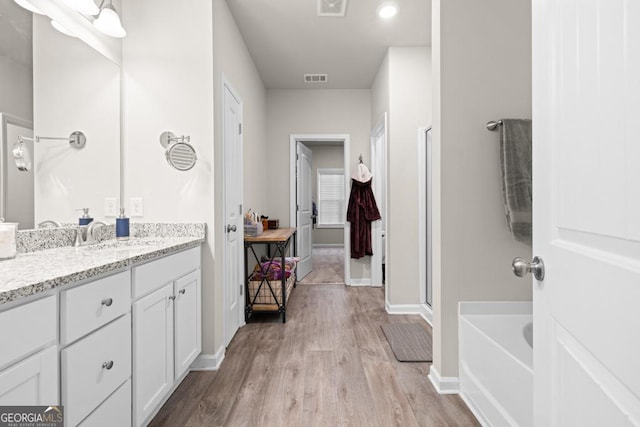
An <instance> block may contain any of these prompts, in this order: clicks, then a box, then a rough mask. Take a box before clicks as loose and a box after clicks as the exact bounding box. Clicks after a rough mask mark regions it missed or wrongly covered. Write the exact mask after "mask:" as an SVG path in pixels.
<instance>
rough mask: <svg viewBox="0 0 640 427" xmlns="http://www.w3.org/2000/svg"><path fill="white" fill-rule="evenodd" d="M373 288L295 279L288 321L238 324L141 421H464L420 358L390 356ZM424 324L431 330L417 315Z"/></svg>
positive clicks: (458, 403)
mask: <svg viewBox="0 0 640 427" xmlns="http://www.w3.org/2000/svg"><path fill="white" fill-rule="evenodd" d="M383 298H384V293H383V290H382V289H381V288H362V287H356V288H350V287H345V286H343V285H304V284H300V285H298V287H297V288H296V289H295V290H294V291H293V292H292V294H291V301H290V303H289V307H288V310H287V313H288V321H287V323H286V324H284V325H283V324H281V323H252V324H248V325H246V326H245V327H243V328H241V329H240V330H239V331H238V332H237V334H236V336H235V337H234V339H233V340H232V341H231V344H230V345H229V347H228V348H227V353H226V357H225V360H224V362H223V363H222V365H221V367H220V369H219V370H218V371H216V372H192V373H190V374H189V375H188V376H187V378H186V380H185V381H184V382H183V383H182V384H181V385H180V387H179V388H178V389H177V390H176V392H175V393H174V394H173V396H171V398H170V399H169V401H168V402H167V403H166V404H165V405H164V407H163V408H162V409H161V410H160V413H159V414H158V415H157V416H156V417H155V418H154V420H153V421H152V423H151V424H150V425H151V426H171V427H173V426H183V425H184V426H223V425H224V426H239V425H243V426H265V427H269V426H284V425H289V426H311V425H315V426H337V425H343V426H358V425H361V426H380V427H387V426H394V425H396V426H472V425H478V424H477V422H476V420H475V418H474V417H473V415H472V414H471V413H470V411H469V410H468V409H467V407H466V405H465V404H464V403H463V402H462V400H461V399H460V398H459V397H458V396H455V395H438V394H437V393H436V392H435V390H434V388H433V386H432V385H431V383H430V382H429V380H428V378H427V374H428V371H429V365H430V364H429V363H400V362H398V361H396V359H395V358H394V356H393V353H392V351H391V348H390V347H389V345H388V343H387V341H386V339H385V337H384V335H383V333H382V330H381V329H380V325H381V324H383V323H387V322H421V323H423V321H422V320H421V319H420V317H418V316H389V315H388V314H386V312H385V311H384V309H383V305H384V303H383ZM425 327H426V328H428V329H429V331H430V330H431V329H430V328H429V326H427V325H426V324H425Z"/></svg>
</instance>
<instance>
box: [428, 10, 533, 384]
mask: <svg viewBox="0 0 640 427" xmlns="http://www.w3.org/2000/svg"><path fill="white" fill-rule="evenodd" d="M433 5H434V11H433V29H434V32H433V46H434V95H435V96H434V109H435V114H434V123H433V137H434V140H433V141H434V159H435V161H436V162H437V161H438V160H439V167H440V171H439V172H440V173H439V177H437V178H439V180H440V186H439V187H437V186H436V189H435V190H436V193H437V194H434V200H433V202H434V209H435V210H436V212H434V229H437V230H439V232H440V235H436V240H437V241H436V242H434V270H433V274H434V276H433V278H434V367H435V368H436V369H437V370H438V371H439V373H440V375H442V376H445V377H455V376H457V372H458V325H457V307H458V302H459V301H474V300H502V301H504V300H530V299H531V289H530V286H531V281H530V280H519V279H517V278H515V277H514V276H513V274H512V273H511V260H512V259H513V258H514V257H516V256H522V257H524V258H525V259H526V258H530V257H531V248H529V247H528V246H526V245H524V244H522V243H518V242H515V241H514V240H513V239H512V238H511V236H510V234H509V232H508V229H507V226H506V222H505V218H504V208H503V202H502V193H501V183H500V168H499V151H498V133H496V132H489V131H487V129H486V127H485V124H486V122H487V121H489V120H497V119H500V118H528V117H531V2H530V0H520V1H512V0H488V1H484V2H477V1H474V0H456V1H450V0H446V1H444V0H434V2H433ZM434 181H435V179H434ZM434 184H436V182H434Z"/></svg>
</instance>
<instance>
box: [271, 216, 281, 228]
mask: <svg viewBox="0 0 640 427" xmlns="http://www.w3.org/2000/svg"><path fill="white" fill-rule="evenodd" d="M277 228H280V220H279V219H270V220H269V230H275V229H277Z"/></svg>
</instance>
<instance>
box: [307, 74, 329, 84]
mask: <svg viewBox="0 0 640 427" xmlns="http://www.w3.org/2000/svg"><path fill="white" fill-rule="evenodd" d="M328 80H329V75H328V74H305V75H304V82H305V83H326V82H327V81H328Z"/></svg>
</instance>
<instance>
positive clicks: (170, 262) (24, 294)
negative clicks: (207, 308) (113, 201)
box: [0, 229, 204, 426]
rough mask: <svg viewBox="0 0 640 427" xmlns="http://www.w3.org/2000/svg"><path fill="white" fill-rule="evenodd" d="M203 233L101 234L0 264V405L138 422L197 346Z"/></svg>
mask: <svg viewBox="0 0 640 427" xmlns="http://www.w3.org/2000/svg"><path fill="white" fill-rule="evenodd" d="M203 242H204V229H203V234H202V236H197V237H196V236H191V237H141V238H133V239H131V240H129V241H126V242H118V241H116V240H107V241H105V242H101V243H98V244H96V245H92V246H86V247H81V248H73V247H68V246H67V247H59V248H55V249H47V250H42V251H37V252H30V253H22V254H19V255H18V257H17V258H16V259H14V260H9V261H3V262H1V263H0V336H2V337H3V343H2V346H0V405H63V406H64V420H65V425H66V426H76V425H82V426H95V425H110V426H113V425H117V426H128V425H135V426H140V425H145V424H147V423H148V422H149V421H150V419H151V418H152V417H153V415H154V414H155V413H156V412H157V410H158V409H159V407H160V406H161V405H162V404H163V403H164V402H165V401H166V399H167V398H168V396H169V395H170V393H171V392H172V391H173V390H174V389H175V387H176V386H177V385H178V384H179V383H180V382H181V381H182V379H184V377H185V376H186V374H187V372H188V371H189V367H190V365H191V363H192V362H193V361H194V360H195V358H196V357H197V356H198V354H199V353H200V351H201V273H200V256H201V255H200V245H201V244H202V243H203Z"/></svg>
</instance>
